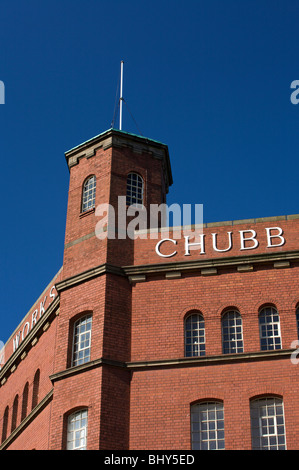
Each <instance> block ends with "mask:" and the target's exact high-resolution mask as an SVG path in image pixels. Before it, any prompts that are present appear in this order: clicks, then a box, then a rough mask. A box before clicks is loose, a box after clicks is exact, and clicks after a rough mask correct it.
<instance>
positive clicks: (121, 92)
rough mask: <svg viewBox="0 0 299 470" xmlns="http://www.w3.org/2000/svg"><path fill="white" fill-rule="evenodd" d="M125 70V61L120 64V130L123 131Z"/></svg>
mask: <svg viewBox="0 0 299 470" xmlns="http://www.w3.org/2000/svg"><path fill="white" fill-rule="evenodd" d="M123 70H124V61H123V60H122V61H121V63H120V97H119V103H120V104H119V130H120V131H121V130H122V118H123V116H122V114H123Z"/></svg>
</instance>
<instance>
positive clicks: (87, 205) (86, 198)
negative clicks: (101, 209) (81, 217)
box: [81, 175, 97, 212]
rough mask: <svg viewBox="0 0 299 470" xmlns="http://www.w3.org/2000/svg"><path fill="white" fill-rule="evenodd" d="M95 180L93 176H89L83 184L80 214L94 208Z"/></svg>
mask: <svg viewBox="0 0 299 470" xmlns="http://www.w3.org/2000/svg"><path fill="white" fill-rule="evenodd" d="M96 186H97V180H96V177H95V175H92V176H89V177H88V178H87V179H86V180H85V181H84V184H83V190H82V206H81V212H87V211H89V210H90V209H93V208H94V207H95V197H96Z"/></svg>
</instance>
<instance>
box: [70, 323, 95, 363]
mask: <svg viewBox="0 0 299 470" xmlns="http://www.w3.org/2000/svg"><path fill="white" fill-rule="evenodd" d="M91 323H92V316H91V315H86V316H84V317H82V318H80V319H79V320H78V321H77V322H76V323H75V325H74V338H73V360H72V366H76V365H79V364H83V363H85V362H88V361H90V345H91V331H90V329H91ZM87 325H88V328H89V331H88V332H86V328H87Z"/></svg>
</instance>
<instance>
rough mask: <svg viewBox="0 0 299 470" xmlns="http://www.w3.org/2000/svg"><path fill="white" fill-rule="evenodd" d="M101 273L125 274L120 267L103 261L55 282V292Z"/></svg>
mask: <svg viewBox="0 0 299 470" xmlns="http://www.w3.org/2000/svg"><path fill="white" fill-rule="evenodd" d="M103 274H116V275H118V276H124V275H125V274H124V272H123V270H122V268H119V267H118V266H114V265H112V264H108V263H104V264H100V265H99V266H96V267H95V268H92V269H88V270H87V271H83V272H82V273H79V274H76V275H75V276H71V277H69V278H67V279H64V280H62V281H60V282H58V283H57V284H55V287H56V290H57V292H58V293H60V292H61V291H63V290H65V289H68V288H70V287H73V286H75V285H77V284H81V282H84V281H89V280H90V279H92V278H94V277H98V276H102V275H103Z"/></svg>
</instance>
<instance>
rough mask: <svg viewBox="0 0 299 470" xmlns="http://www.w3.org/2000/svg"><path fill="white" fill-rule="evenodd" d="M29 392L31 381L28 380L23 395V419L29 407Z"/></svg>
mask: <svg viewBox="0 0 299 470" xmlns="http://www.w3.org/2000/svg"><path fill="white" fill-rule="evenodd" d="M28 394H29V383H28V382H26V384H25V387H24V390H23V397H22V413H21V421H23V419H24V418H26V416H27V408H28Z"/></svg>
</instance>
